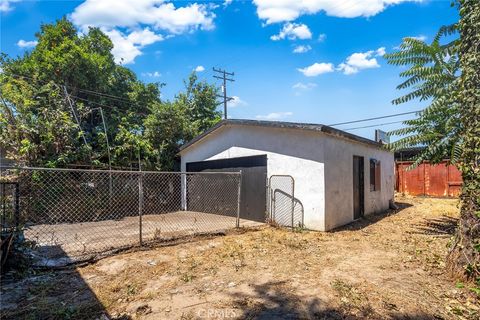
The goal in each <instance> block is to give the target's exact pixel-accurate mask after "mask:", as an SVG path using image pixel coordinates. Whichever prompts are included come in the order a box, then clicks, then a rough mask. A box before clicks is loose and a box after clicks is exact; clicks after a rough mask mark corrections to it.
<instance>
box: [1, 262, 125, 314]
mask: <svg viewBox="0 0 480 320" xmlns="http://www.w3.org/2000/svg"><path fill="white" fill-rule="evenodd" d="M17 255H18V253H17ZM16 259H17V260H16ZM20 259H22V260H23V261H24V260H25V259H24V258H18V257H15V256H14V257H13V258H12V261H11V262H12V263H15V261H18V260H20ZM23 263H25V261H24V262H23ZM15 267H16V268H15ZM10 269H11V270H9V271H6V272H5V274H3V275H2V277H1V286H0V287H1V288H0V294H1V301H2V302H1V303H0V315H1V317H0V318H1V319H111V317H110V316H109V315H108V313H107V311H106V310H105V308H104V306H103V305H102V303H101V302H100V301H99V300H98V298H97V296H96V295H95V293H94V292H93V291H92V290H91V289H90V287H89V286H88V285H87V283H86V282H85V280H84V279H83V278H82V276H81V275H80V274H79V273H78V272H77V271H76V269H75V268H73V267H72V268H68V269H63V270H45V269H44V270H40V269H33V268H31V266H29V265H27V264H24V265H22V267H21V268H19V267H18V265H17V266H13V267H10ZM119 319H122V320H123V319H125V320H126V319H129V318H119Z"/></svg>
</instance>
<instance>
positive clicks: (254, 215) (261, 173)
mask: <svg viewBox="0 0 480 320" xmlns="http://www.w3.org/2000/svg"><path fill="white" fill-rule="evenodd" d="M186 170H187V172H233V171H240V170H241V171H242V184H241V199H240V218H241V219H247V220H252V221H258V222H265V220H266V211H267V207H266V199H267V193H266V192H267V155H258V156H249V157H236V158H229V159H219V160H207V161H198V162H188V163H187V164H186ZM199 192H204V193H205V194H204V195H200V197H199V198H208V190H203V191H200V190H199Z"/></svg>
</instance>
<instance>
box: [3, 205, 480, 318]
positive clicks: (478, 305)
mask: <svg viewBox="0 0 480 320" xmlns="http://www.w3.org/2000/svg"><path fill="white" fill-rule="evenodd" d="M397 203H398V204H399V205H400V209H399V210H397V211H391V212H388V213H383V214H379V215H374V216H369V217H367V218H365V219H362V220H361V221H357V222H355V223H353V224H351V225H349V226H347V227H344V228H342V229H339V230H336V231H334V232H328V233H320V232H307V231H302V230H297V232H292V231H287V230H281V229H275V228H272V227H264V228H261V229H258V230H254V231H251V230H250V231H245V230H244V231H236V232H232V233H231V234H227V235H226V236H219V237H210V238H205V237H204V238H200V239H197V240H194V241H190V242H185V243H181V244H177V245H172V246H164V247H157V248H152V249H150V250H144V251H136V252H127V253H122V254H118V255H116V256H112V257H108V258H105V259H103V260H100V261H98V262H96V263H93V264H90V265H87V266H83V267H78V268H76V269H75V270H62V271H48V272H45V271H44V272H37V273H36V274H34V275H29V276H28V277H25V278H24V279H23V280H16V281H12V280H10V281H8V280H7V281H4V284H3V286H2V303H1V305H2V307H1V308H2V310H1V311H2V316H3V317H4V318H27V319H28V318H32V319H39V318H42V319H44V318H59V319H65V318H80V319H88V318H92V319H109V318H113V319H357V318H364V319H480V311H479V310H480V300H479V299H478V297H476V296H475V295H474V294H473V293H472V292H471V291H470V290H469V289H468V285H467V284H465V285H464V284H462V283H456V282H455V281H453V280H451V279H449V278H448V277H447V276H446V274H445V255H446V253H447V250H448V248H447V245H448V242H449V241H450V239H451V235H452V234H453V232H454V228H455V223H456V221H457V212H458V208H457V203H458V200H452V199H430V198H411V197H397Z"/></svg>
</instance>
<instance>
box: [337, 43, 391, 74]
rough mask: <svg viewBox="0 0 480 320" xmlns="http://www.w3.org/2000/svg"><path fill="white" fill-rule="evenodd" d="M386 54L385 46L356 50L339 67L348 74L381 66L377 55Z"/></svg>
mask: <svg viewBox="0 0 480 320" xmlns="http://www.w3.org/2000/svg"><path fill="white" fill-rule="evenodd" d="M384 54H385V48H384V47H381V48H378V49H377V50H375V51H374V50H370V51H367V52H356V53H353V54H352V55H350V56H349V57H347V59H346V60H345V62H342V63H340V64H339V65H338V68H337V69H338V70H340V71H343V73H344V74H346V75H350V74H354V73H357V72H358V71H360V70H363V69H371V68H379V67H380V65H379V64H378V62H377V59H376V58H375V57H377V56H383V55H384Z"/></svg>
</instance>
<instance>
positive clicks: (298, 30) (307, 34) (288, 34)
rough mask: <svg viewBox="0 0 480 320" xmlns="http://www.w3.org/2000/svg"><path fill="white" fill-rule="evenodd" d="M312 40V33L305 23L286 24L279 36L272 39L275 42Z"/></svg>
mask: <svg viewBox="0 0 480 320" xmlns="http://www.w3.org/2000/svg"><path fill="white" fill-rule="evenodd" d="M285 38H286V39H289V40H295V39H302V40H305V39H311V38H312V32H311V31H310V29H309V28H308V26H307V25H306V24H303V23H286V24H285V25H284V26H283V28H282V30H280V33H279V34H276V35H273V36H271V37H270V39H272V40H273V41H277V40H282V39H285Z"/></svg>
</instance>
